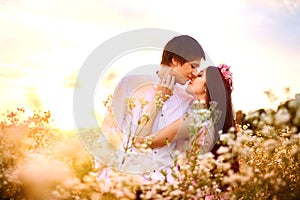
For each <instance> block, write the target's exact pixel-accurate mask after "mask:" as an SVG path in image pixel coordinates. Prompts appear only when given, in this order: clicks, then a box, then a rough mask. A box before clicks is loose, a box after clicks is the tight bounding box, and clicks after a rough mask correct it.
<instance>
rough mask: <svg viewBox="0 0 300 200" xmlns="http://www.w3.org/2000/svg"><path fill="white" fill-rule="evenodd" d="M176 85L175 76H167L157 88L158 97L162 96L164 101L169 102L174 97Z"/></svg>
mask: <svg viewBox="0 0 300 200" xmlns="http://www.w3.org/2000/svg"><path fill="white" fill-rule="evenodd" d="M174 85H175V76H172V75H170V74H168V75H167V77H166V79H164V78H163V79H162V80H161V83H160V84H159V85H158V86H157V88H156V95H158V96H160V97H161V99H162V101H163V102H165V101H167V100H168V99H169V98H170V97H171V96H172V95H173V90H174Z"/></svg>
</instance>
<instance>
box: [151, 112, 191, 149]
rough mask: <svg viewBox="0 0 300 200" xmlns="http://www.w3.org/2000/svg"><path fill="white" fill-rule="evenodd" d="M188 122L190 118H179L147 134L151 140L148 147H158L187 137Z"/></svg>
mask: <svg viewBox="0 0 300 200" xmlns="http://www.w3.org/2000/svg"><path fill="white" fill-rule="evenodd" d="M189 124H190V118H180V119H178V120H176V121H174V122H173V123H171V124H169V125H168V126H166V127H165V128H163V129H161V130H159V131H157V132H155V133H154V134H152V135H150V136H148V137H147V138H148V139H149V140H150V141H151V143H150V147H151V148H160V147H164V146H165V145H167V144H168V143H171V142H173V141H175V140H179V139H187V138H189V132H188V127H189Z"/></svg>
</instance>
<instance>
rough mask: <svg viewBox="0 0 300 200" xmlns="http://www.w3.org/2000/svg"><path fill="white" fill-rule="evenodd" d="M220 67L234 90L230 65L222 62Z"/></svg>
mask: <svg viewBox="0 0 300 200" xmlns="http://www.w3.org/2000/svg"><path fill="white" fill-rule="evenodd" d="M218 68H219V69H220V71H221V73H222V75H223V77H224V79H225V80H226V81H227V83H228V84H229V85H230V87H231V90H232V89H233V87H232V73H231V71H230V66H228V65H226V64H221V65H219V66H218Z"/></svg>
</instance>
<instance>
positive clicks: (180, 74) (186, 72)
mask: <svg viewBox="0 0 300 200" xmlns="http://www.w3.org/2000/svg"><path fill="white" fill-rule="evenodd" d="M198 67H200V58H198V59H195V60H193V61H189V62H185V63H184V64H183V65H180V64H179V63H178V64H177V65H174V66H173V70H174V71H175V73H176V74H175V76H176V82H178V83H180V84H182V85H184V84H185V83H186V82H187V81H189V80H191V78H192V77H193V74H194V75H195V74H197V68H198Z"/></svg>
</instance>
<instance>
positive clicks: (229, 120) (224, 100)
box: [206, 66, 238, 171]
mask: <svg viewBox="0 0 300 200" xmlns="http://www.w3.org/2000/svg"><path fill="white" fill-rule="evenodd" d="M206 91H207V94H208V95H207V101H208V102H216V103H217V106H216V110H215V111H214V112H213V117H214V116H216V115H219V117H218V119H217V121H216V122H215V124H214V128H215V134H216V137H215V141H214V144H215V145H214V147H213V149H212V150H211V152H212V153H213V154H214V155H215V157H216V158H217V157H218V154H217V150H218V149H219V147H220V146H221V144H220V143H218V142H217V141H218V139H219V131H222V133H227V132H228V130H229V129H230V128H231V127H234V128H235V120H234V113H233V108H232V101H231V92H232V89H231V85H230V84H229V83H228V82H227V81H226V80H225V78H224V77H223V75H222V73H221V70H220V69H219V68H218V67H213V66H209V67H208V68H207V69H206ZM218 112H219V114H218ZM232 169H233V170H234V171H238V162H237V160H236V162H234V163H233V165H232Z"/></svg>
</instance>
